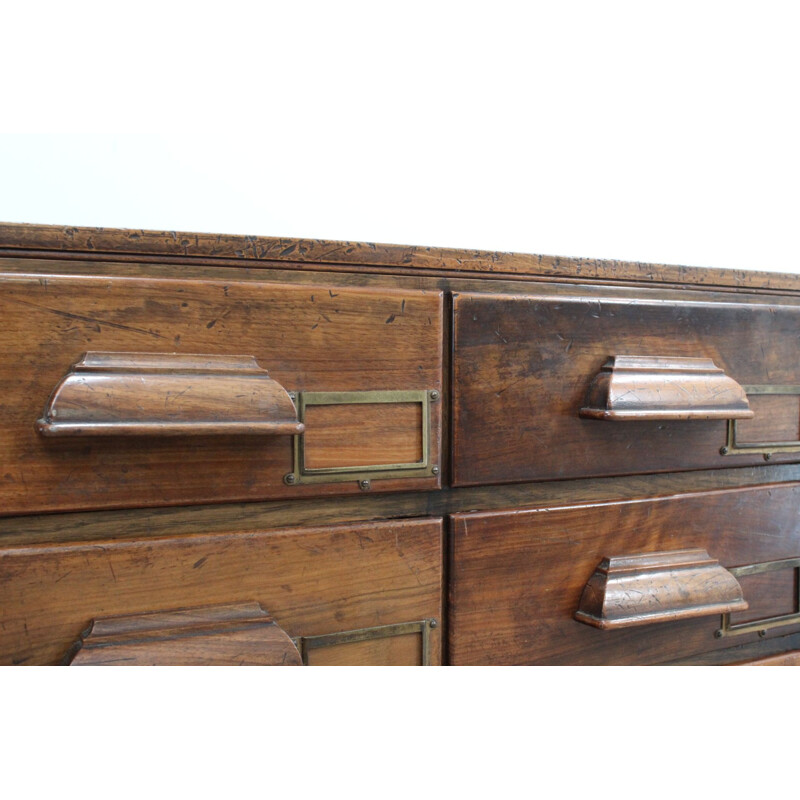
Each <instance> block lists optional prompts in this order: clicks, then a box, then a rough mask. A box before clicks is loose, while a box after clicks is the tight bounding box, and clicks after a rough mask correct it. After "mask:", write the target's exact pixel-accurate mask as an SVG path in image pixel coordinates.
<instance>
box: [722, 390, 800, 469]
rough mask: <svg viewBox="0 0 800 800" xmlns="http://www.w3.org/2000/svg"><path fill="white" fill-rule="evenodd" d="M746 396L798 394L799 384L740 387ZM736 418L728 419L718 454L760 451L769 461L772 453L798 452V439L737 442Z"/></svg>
mask: <svg viewBox="0 0 800 800" xmlns="http://www.w3.org/2000/svg"><path fill="white" fill-rule="evenodd" d="M742 388H743V389H744V391H745V393H746V394H747V396H748V397H750V396H753V395H765V394H773V395H800V386H791V385H778V384H758V385H754V386H743V387H742ZM737 421H738V420H735V419H729V420H728V433H727V439H726V441H725V444H724V445H723V446H722V447H721V448H720V451H719V452H720V455H723V456H737V455H753V454H754V453H760V454H761V455H763V456H764V460H765V461H769V459H770V457H771V456H772V454H773V453H800V441H797V442H739V441H738V439H737V428H736V423H737Z"/></svg>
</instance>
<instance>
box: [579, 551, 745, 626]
mask: <svg viewBox="0 0 800 800" xmlns="http://www.w3.org/2000/svg"><path fill="white" fill-rule="evenodd" d="M609 546H611V545H609ZM746 608H747V601H746V600H745V599H744V598H743V597H742V587H741V586H740V585H739V583H738V581H737V580H736V578H734V577H733V575H731V573H730V572H728V571H727V570H726V569H725V568H724V567H722V566H720V563H719V562H718V561H717V560H716V559H715V558H711V557H710V556H709V555H708V553H706V551H705V550H702V549H700V548H694V549H686V550H668V551H666V552H657V553H635V554H633V555H624V556H608V557H606V558H604V559H603V560H602V561H601V562H600V563H599V564H598V565H597V567H596V568H595V571H594V573H592V576H591V578H589V580H588V581H587V583H586V586H585V587H584V589H583V592H582V593H581V599H580V603H579V604H578V609H577V611H576V612H575V619H576V620H578V622H585V623H586V624H587V625H592V626H594V627H595V628H600V629H602V630H617V629H619V628H630V627H633V626H634V625H652V624H655V623H659V622H674V621H675V620H678V619H691V618H692V617H709V616H719V615H720V614H727V613H729V612H733V611H743V610H745V609H746Z"/></svg>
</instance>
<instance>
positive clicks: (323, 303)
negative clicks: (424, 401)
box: [0, 274, 442, 514]
mask: <svg viewBox="0 0 800 800" xmlns="http://www.w3.org/2000/svg"><path fill="white" fill-rule="evenodd" d="M0 311H1V312H2V318H1V319H2V321H1V322H0V324H1V325H2V334H3V348H2V351H0V415H1V416H2V418H3V435H2V437H0V459H1V460H2V462H3V468H2V470H0V508H2V510H3V511H2V513H4V514H13V513H30V512H33V511H46V510H67V509H80V508H109V507H112V508H113V507H129V506H154V505H172V504H186V503H197V502H220V501H232V500H246V499H250V500H253V499H266V498H274V497H302V496H309V495H320V494H342V493H356V492H359V489H358V484H357V481H356V480H355V479H354V480H353V481H352V482H348V483H346V484H345V483H338V484H319V485H314V486H287V485H285V484H284V483H283V477H284V475H285V474H286V473H288V472H291V470H292V439H291V437H290V436H287V435H284V436H264V437H259V436H238V437H226V436H209V437H201V436H192V437H188V438H184V439H181V438H180V437H170V438H160V437H158V436H151V437H108V438H97V437H92V438H91V439H82V438H81V437H70V438H69V440H67V439H66V438H64V439H58V440H56V439H46V438H44V437H42V436H40V435H39V434H38V433H37V432H36V431H35V430H34V423H35V422H36V420H37V419H38V418H39V417H40V416H41V414H42V410H43V409H44V407H45V404H46V403H47V400H48V397H49V396H50V394H51V392H52V391H53V389H54V388H55V387H56V385H57V384H58V382H59V381H60V380H61V379H62V377H63V376H64V375H65V374H66V373H67V371H68V370H69V367H70V365H71V364H72V363H74V362H75V361H76V360H77V359H78V358H79V357H80V356H81V354H82V353H84V352H85V351H111V352H113V351H117V352H137V353H142V352H144V353H170V352H176V353H190V354H199V353H202V354H217V355H221V356H229V355H249V356H253V357H255V359H256V361H257V362H258V364H259V365H260V366H261V367H263V368H264V369H266V370H268V372H269V375H270V377H271V378H272V379H274V380H276V381H277V382H278V383H279V384H280V385H281V386H282V387H284V388H285V389H287V390H294V391H299V390H310V391H351V390H376V389H393V390H408V389H426V390H430V389H438V390H441V388H442V297H441V293H439V292H420V291H417V292H414V291H403V290H394V291H393V290H388V289H381V290H371V289H339V288H336V289H333V288H329V287H325V286H318V285H317V286H287V285H276V284H259V283H237V282H234V281H231V282H214V281H178V280H158V279H127V278H99V277H96V278H92V277H66V276H64V277H58V276H45V275H36V274H31V275H20V274H4V275H0ZM431 412H432V436H431V456H432V462H433V463H436V461H437V459H438V454H439V449H440V431H441V403H434V404H432V406H431ZM349 424H350V422H349V417H348V425H349ZM370 424H372V425H373V432H374V433H375V434H376V438H378V439H379V438H380V436H379V434H380V433H381V430H382V427H383V425H384V423H383V422H382V421H381V419H380V418H375V417H371V418H368V419H367V420H366V422H365V428H367V427H369V426H370ZM376 425H377V428H375V427H374V426H376ZM343 436H344V434H343ZM417 441H418V434H417V433H415V434H414V445H416V443H417ZM390 455H391V453H390ZM370 457H373V456H372V454H371V455H370ZM381 463H387V462H381ZM388 463H391V461H390V460H389V461H388ZM437 485H438V479H437V478H427V479H426V478H416V479H407V480H404V479H392V480H391V481H380V480H378V481H373V483H372V491H380V490H382V489H385V490H391V489H394V490H396V489H398V488H403V487H406V488H432V487H435V486H437Z"/></svg>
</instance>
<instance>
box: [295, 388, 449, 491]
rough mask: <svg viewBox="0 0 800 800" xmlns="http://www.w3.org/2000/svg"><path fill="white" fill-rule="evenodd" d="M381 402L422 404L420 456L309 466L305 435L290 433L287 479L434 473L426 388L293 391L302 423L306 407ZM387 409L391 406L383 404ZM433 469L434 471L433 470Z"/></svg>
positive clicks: (336, 479)
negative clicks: (407, 459)
mask: <svg viewBox="0 0 800 800" xmlns="http://www.w3.org/2000/svg"><path fill="white" fill-rule="evenodd" d="M376 403H385V404H387V406H390V405H392V404H398V403H419V404H420V405H421V407H422V431H421V434H422V458H421V460H419V461H414V462H410V463H404V464H367V465H364V466H346V467H322V468H313V469H312V468H310V467H308V466H307V464H306V459H305V450H304V445H305V435H304V434H301V435H299V436H295V437H294V467H293V471H292V472H291V473H290V475H289V476H287V479H288V480H287V482H288V483H292V484H302V483H336V482H342V481H350V480H353V481H354V480H357V481H364V480H377V479H381V478H430V477H432V476H433V475H435V474H437V472H438V470H437V468H436V467H435V465H432V464H431V463H430V435H431V408H430V404H431V397H430V392H429V391H428V390H424V389H422V390H399V391H372V392H297V394H296V405H297V418H298V420H299V421H300V422H303V423H305V419H306V409H307V408H308V407H309V406H318V405H329V406H330V405H358V404H376ZM387 413H391V409H390V408H388V407H387ZM434 470H435V471H434Z"/></svg>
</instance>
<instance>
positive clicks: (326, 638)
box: [293, 619, 436, 667]
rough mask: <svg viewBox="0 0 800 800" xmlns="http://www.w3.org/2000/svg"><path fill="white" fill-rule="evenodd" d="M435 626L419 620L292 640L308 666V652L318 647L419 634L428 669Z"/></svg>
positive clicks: (423, 659) (422, 664) (432, 623)
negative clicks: (431, 635)
mask: <svg viewBox="0 0 800 800" xmlns="http://www.w3.org/2000/svg"><path fill="white" fill-rule="evenodd" d="M435 626H436V621H435V620H432V619H421V620H419V621H417V622H400V623H398V624H396V625H378V626H376V627H374V628H359V629H358V630H353V631H339V632H337V633H325V634H321V635H319V636H298V637H297V638H295V639H293V641H294V643H295V645H297V649H298V650H299V651H300V656H301V657H302V659H303V663H304V664H308V651H309V650H316V649H317V648H320V647H331V646H333V645H337V644H352V643H354V642H366V641H369V640H371V639H386V638H388V637H390V636H406V635H408V634H410V633H419V634H421V636H422V663H421V666H423V667H428V666H430V663H431V646H430V633H431V628H434V627H435Z"/></svg>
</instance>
